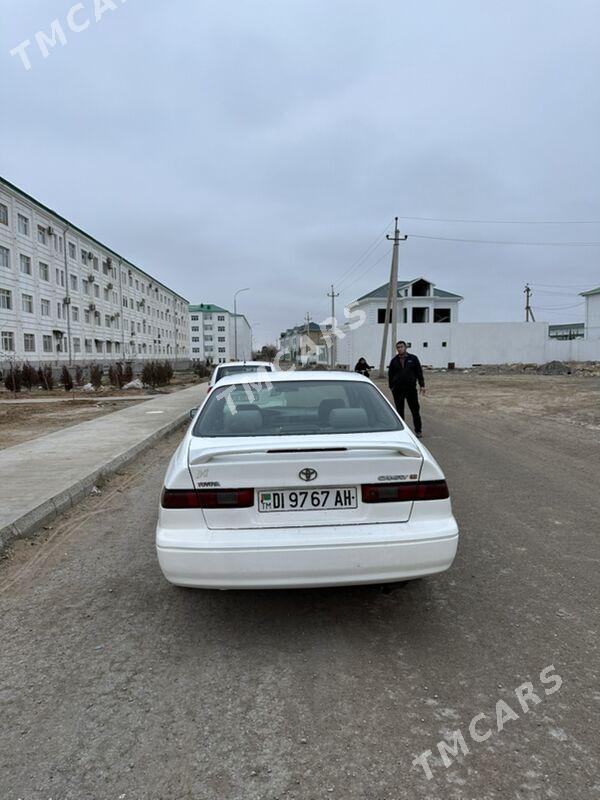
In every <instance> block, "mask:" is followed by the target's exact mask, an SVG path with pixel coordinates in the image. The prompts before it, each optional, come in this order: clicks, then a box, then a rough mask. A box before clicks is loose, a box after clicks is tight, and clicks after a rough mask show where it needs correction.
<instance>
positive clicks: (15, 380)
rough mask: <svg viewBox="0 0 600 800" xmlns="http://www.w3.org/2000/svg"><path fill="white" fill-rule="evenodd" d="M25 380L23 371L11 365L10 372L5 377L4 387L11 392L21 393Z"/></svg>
mask: <svg viewBox="0 0 600 800" xmlns="http://www.w3.org/2000/svg"><path fill="white" fill-rule="evenodd" d="M22 380H23V371H22V370H21V367H17V366H16V365H15V366H13V365H11V366H10V367H9V369H8V372H7V373H6V375H5V376H4V385H5V386H6V388H7V389H8V391H9V392H20V391H21V383H22Z"/></svg>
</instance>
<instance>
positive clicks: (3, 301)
mask: <svg viewBox="0 0 600 800" xmlns="http://www.w3.org/2000/svg"><path fill="white" fill-rule="evenodd" d="M0 308H5V309H6V310H7V311H10V310H11V308H12V292H11V291H10V289H0ZM2 349H3V350H5V349H6V348H2Z"/></svg>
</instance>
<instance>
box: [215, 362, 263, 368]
mask: <svg viewBox="0 0 600 800" xmlns="http://www.w3.org/2000/svg"><path fill="white" fill-rule="evenodd" d="M271 366H272V364H271V362H270V361H224V362H223V363H222V364H217V366H216V369H221V367H271Z"/></svg>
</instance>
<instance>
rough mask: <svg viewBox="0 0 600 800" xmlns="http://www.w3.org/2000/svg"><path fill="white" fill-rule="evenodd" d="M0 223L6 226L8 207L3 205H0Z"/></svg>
mask: <svg viewBox="0 0 600 800" xmlns="http://www.w3.org/2000/svg"><path fill="white" fill-rule="evenodd" d="M0 223H2V225H8V206H5V205H4V203H0Z"/></svg>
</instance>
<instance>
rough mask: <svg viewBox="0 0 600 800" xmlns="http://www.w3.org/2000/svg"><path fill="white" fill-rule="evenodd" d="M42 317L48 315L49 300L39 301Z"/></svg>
mask: <svg viewBox="0 0 600 800" xmlns="http://www.w3.org/2000/svg"><path fill="white" fill-rule="evenodd" d="M41 310H42V317H49V316H50V300H42V301H41Z"/></svg>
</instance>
